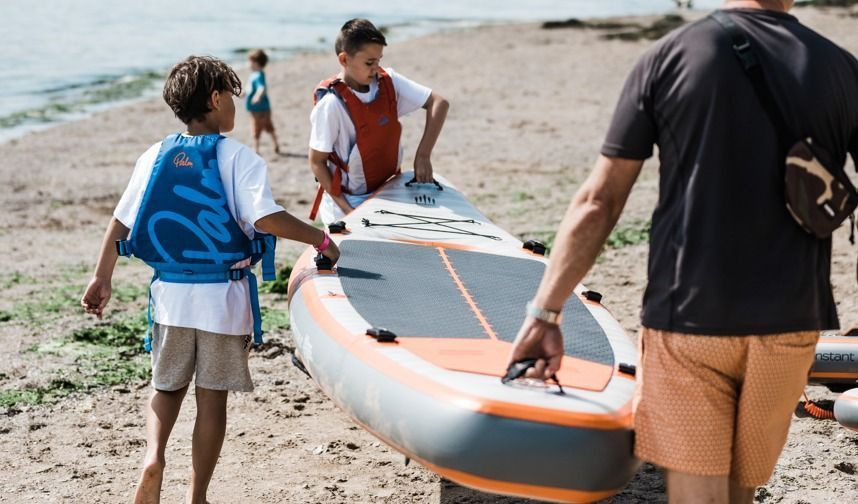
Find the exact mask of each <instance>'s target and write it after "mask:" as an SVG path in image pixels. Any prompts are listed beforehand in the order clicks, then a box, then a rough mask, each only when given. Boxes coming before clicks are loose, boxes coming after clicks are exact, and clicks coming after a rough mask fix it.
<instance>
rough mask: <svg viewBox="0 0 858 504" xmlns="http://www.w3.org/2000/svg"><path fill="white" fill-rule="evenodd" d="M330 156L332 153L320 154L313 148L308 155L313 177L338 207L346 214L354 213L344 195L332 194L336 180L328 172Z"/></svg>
mask: <svg viewBox="0 0 858 504" xmlns="http://www.w3.org/2000/svg"><path fill="white" fill-rule="evenodd" d="M329 155H330V152H320V151H317V150H315V149H312V148H311V149H310V153H309V155H308V159H309V161H310V170H312V171H313V175H314V176H315V177H316V180H318V181H319V184H321V186H322V189H324V190H325V192H326V193H328V194H329V195H330V196H331V198H333V200H334V202H335V203H336V204H337V206H339V207H340V208H341V209H342V211H343V212H344V213H349V212H351V211H352V206H351V205H349V202H348V201H347V200H346V197H345V196H343V195H342V194H340V195H339V196H334V195H333V194H331V186H332V185H333V183H334V179H333V177H331V172H329V171H328V156H329Z"/></svg>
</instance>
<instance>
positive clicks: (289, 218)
mask: <svg viewBox="0 0 858 504" xmlns="http://www.w3.org/2000/svg"><path fill="white" fill-rule="evenodd" d="M253 226H254V227H255V228H256V229H258V230H260V231H262V232H263V233H268V234H272V235H274V236H279V237H281V238H286V239H287V240H295V241H299V242H302V243H306V244H308V245H312V246H314V247H318V246H319V245H321V244H322V243H323V242H324V241H325V237H327V233H325V232H324V231H322V230H321V229H317V228H314V227H313V226H311V225H309V224H307V223H306V222H304V221H302V220H300V219H297V218H295V217H294V216H293V215H292V214H290V213H289V212H286V211H282V212H274V213H273V214H269V215H266V216H265V217H262V218H261V219H259V220H258V221H256V222H255V223H254V224H253ZM328 243H329V244H328V247H327V248H326V249H325V250H323V251H322V255H324V256H325V257H327V258H328V259H330V260H331V262H333V263H336V262H337V259H339V258H340V249H339V248H337V244H336V243H334V241H333V240H331V239H330V237H328Z"/></svg>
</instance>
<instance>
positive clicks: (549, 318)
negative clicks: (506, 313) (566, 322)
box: [525, 301, 563, 325]
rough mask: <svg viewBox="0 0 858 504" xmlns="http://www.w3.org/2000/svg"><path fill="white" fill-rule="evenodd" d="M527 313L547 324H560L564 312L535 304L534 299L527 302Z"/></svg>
mask: <svg viewBox="0 0 858 504" xmlns="http://www.w3.org/2000/svg"><path fill="white" fill-rule="evenodd" d="M525 313H526V314H527V316H528V317H533V318H535V319H536V320H540V321H542V322H545V323H547V324H554V325H560V322H562V321H563V314H561V313H560V312H559V311H553V310H546V309H545V308H540V307H538V306H536V305H535V304H533V301H528V302H527V308H525Z"/></svg>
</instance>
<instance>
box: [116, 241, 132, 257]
mask: <svg viewBox="0 0 858 504" xmlns="http://www.w3.org/2000/svg"><path fill="white" fill-rule="evenodd" d="M115 243H116V253H117V254H119V255H120V256H123V257H131V254H133V253H134V251H133V250H131V244H130V243H129V242H128V240H116V242H115Z"/></svg>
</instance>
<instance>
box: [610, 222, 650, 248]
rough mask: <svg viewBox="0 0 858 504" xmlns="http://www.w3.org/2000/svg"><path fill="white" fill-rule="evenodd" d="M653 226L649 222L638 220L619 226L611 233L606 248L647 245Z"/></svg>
mask: <svg viewBox="0 0 858 504" xmlns="http://www.w3.org/2000/svg"><path fill="white" fill-rule="evenodd" d="M651 224H652V223H651V222H650V221H649V220H646V221H641V220H636V221H632V222H629V223H625V224H622V225H618V226H617V227H615V228H614V230H613V231H611V234H610V235H609V236H608V240H607V241H606V242H605V246H606V247H607V248H609V249H617V248H623V247H628V246H631V245H639V244H641V243H647V242H648V241H649V229H650V226H651Z"/></svg>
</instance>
